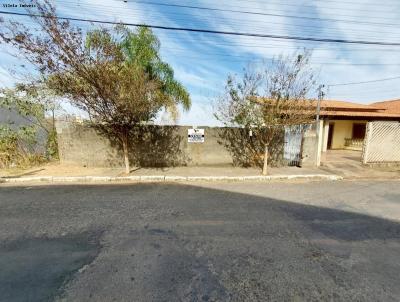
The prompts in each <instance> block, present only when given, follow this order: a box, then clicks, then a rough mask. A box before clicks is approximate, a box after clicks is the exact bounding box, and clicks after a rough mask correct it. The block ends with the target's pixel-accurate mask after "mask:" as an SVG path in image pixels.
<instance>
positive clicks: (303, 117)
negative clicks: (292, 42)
mask: <svg viewBox="0 0 400 302" xmlns="http://www.w3.org/2000/svg"><path fill="white" fill-rule="evenodd" d="M310 57H311V53H310V52H309V51H304V52H302V53H298V54H295V55H293V56H286V57H283V56H280V57H278V58H277V59H275V60H273V61H272V62H271V63H269V64H264V65H262V66H251V67H248V68H246V69H244V73H243V75H242V76H241V77H237V76H228V80H227V83H226V86H225V90H224V93H223V94H222V96H221V97H219V98H218V99H217V102H216V112H215V116H216V118H217V119H218V120H220V121H221V122H223V123H224V124H225V125H226V126H237V127H242V128H245V129H247V131H248V133H251V134H253V135H254V136H255V137H256V138H257V139H258V140H261V141H262V142H263V145H264V147H265V149H264V160H263V174H267V164H268V155H269V150H270V148H271V143H272V142H273V141H274V140H276V138H277V136H278V135H280V134H281V133H282V130H283V129H284V127H285V126H291V125H299V124H305V123H310V122H311V121H312V120H313V118H314V114H315V113H314V111H315V110H314V108H315V101H313V98H312V95H311V93H312V92H313V88H315V87H316V82H315V71H314V70H313V69H312V68H311V66H310V64H309V62H310Z"/></svg>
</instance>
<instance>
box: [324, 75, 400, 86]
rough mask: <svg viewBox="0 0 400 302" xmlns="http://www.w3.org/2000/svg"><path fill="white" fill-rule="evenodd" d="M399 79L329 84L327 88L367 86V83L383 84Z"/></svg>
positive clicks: (398, 77) (399, 77)
mask: <svg viewBox="0 0 400 302" xmlns="http://www.w3.org/2000/svg"><path fill="white" fill-rule="evenodd" d="M395 79H400V76H397V77H392V78H385V79H378V80H372V81H363V82H350V83H340V84H330V85H328V86H329V87H336V86H349V85H358V84H367V83H376V82H385V81H390V80H395Z"/></svg>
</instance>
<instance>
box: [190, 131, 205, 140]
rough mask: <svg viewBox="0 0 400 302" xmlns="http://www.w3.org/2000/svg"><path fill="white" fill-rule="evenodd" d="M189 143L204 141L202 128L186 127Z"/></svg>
mask: <svg viewBox="0 0 400 302" xmlns="http://www.w3.org/2000/svg"><path fill="white" fill-rule="evenodd" d="M188 142H189V143H204V129H188Z"/></svg>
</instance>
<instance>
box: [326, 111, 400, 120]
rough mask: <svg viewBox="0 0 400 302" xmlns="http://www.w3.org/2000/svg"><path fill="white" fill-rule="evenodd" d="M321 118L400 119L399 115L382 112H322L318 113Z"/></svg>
mask: <svg viewBox="0 0 400 302" xmlns="http://www.w3.org/2000/svg"><path fill="white" fill-rule="evenodd" d="M320 114H321V115H322V116H346V117H366V118H368V117H377V118H379V117H381V118H394V119H400V112H399V113H388V112H385V111H384V112H382V111H332V110H329V111H326V110H322V111H321V113H320Z"/></svg>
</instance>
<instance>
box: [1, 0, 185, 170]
mask: <svg viewBox="0 0 400 302" xmlns="http://www.w3.org/2000/svg"><path fill="white" fill-rule="evenodd" d="M33 4H35V6H36V8H34V9H32V8H28V11H29V12H30V13H32V17H31V18H32V20H33V21H34V22H35V23H36V24H37V26H38V28H40V30H39V31H37V30H32V29H31V28H27V27H26V26H24V25H23V24H21V23H18V22H15V21H13V22H2V23H0V24H1V25H2V27H1V29H0V40H2V41H3V42H6V43H8V44H10V45H12V46H14V47H16V48H17V49H18V50H19V53H20V54H21V55H22V56H24V57H25V58H26V59H27V60H28V61H29V62H31V63H32V64H33V65H34V66H35V67H36V68H37V70H38V71H39V72H40V74H41V75H42V77H43V78H44V79H46V80H45V81H44V84H45V85H46V87H47V88H49V89H51V90H52V91H54V92H55V93H56V94H57V95H58V96H61V97H65V98H66V99H68V100H69V101H70V102H71V103H72V104H73V105H75V106H76V107H78V108H80V109H82V110H84V111H85V112H87V113H88V115H89V117H90V119H91V121H92V125H93V126H94V127H96V128H97V129H98V130H99V131H100V132H101V133H103V134H105V135H107V136H108V137H110V138H116V139H117V140H118V142H119V143H120V146H121V148H122V150H123V154H124V162H125V170H126V173H129V172H130V161H129V133H130V132H131V130H132V129H133V128H134V127H135V126H137V125H141V124H143V123H146V122H148V121H151V120H153V119H154V118H155V117H156V116H157V114H158V113H159V112H160V110H162V109H165V110H167V111H169V112H170V113H171V114H172V116H174V117H176V116H177V112H178V109H177V106H178V105H179V104H181V105H182V107H183V108H184V109H189V107H190V97H189V94H188V92H187V91H186V90H185V88H184V87H183V86H182V85H181V84H180V83H179V82H177V81H176V80H175V78H174V72H173V70H172V68H171V67H170V66H169V65H168V64H167V63H165V62H163V61H162V60H161V57H160V53H159V50H160V42H159V40H158V39H157V37H156V36H155V35H154V33H153V32H152V31H151V30H150V29H149V28H147V27H145V26H143V27H140V28H138V29H137V30H135V31H132V30H130V29H128V28H126V27H124V26H116V27H114V28H112V29H105V28H100V29H95V30H91V31H89V32H88V33H87V35H86V34H84V33H83V32H82V30H81V29H80V28H78V27H73V26H71V24H70V23H69V22H67V21H62V20H59V19H58V18H57V16H56V10H55V8H54V6H53V5H52V4H51V3H50V1H49V0H45V1H37V0H34V1H33ZM39 15H40V16H45V18H42V17H40V16H39Z"/></svg>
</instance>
